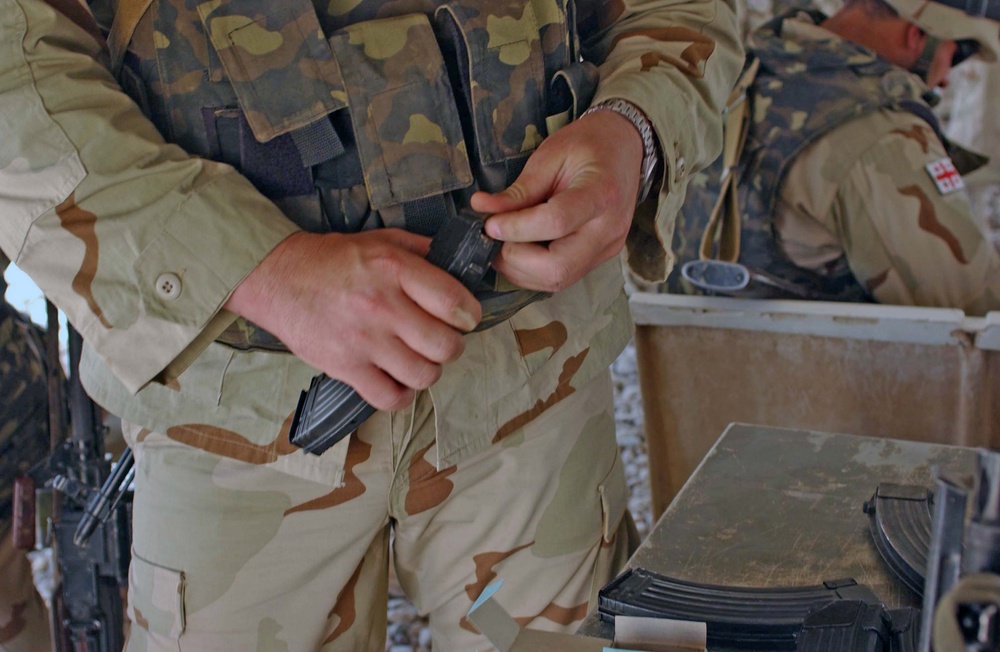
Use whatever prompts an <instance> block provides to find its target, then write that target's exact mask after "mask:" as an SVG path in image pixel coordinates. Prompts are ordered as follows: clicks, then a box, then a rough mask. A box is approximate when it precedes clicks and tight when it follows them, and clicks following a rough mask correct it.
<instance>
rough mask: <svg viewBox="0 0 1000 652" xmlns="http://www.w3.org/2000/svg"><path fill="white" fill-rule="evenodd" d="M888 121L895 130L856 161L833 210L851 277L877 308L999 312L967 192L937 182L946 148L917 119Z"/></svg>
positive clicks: (998, 272)
mask: <svg viewBox="0 0 1000 652" xmlns="http://www.w3.org/2000/svg"><path fill="white" fill-rule="evenodd" d="M886 116H887V117H888V119H890V120H892V121H894V122H895V127H894V128H893V129H891V130H890V131H888V133H885V134H884V135H882V136H881V137H880V138H878V139H877V140H875V141H874V142H873V143H872V146H871V147H869V148H868V149H867V150H866V151H865V152H864V153H863V154H862V155H861V157H860V158H859V159H858V160H857V162H856V163H855V164H854V166H853V167H852V168H851V170H850V171H849V173H848V175H847V177H846V179H845V181H844V183H843V184H842V185H841V186H840V188H839V189H838V192H837V196H836V200H835V202H834V204H833V207H832V211H831V217H832V222H833V224H834V228H836V229H837V231H838V234H839V237H840V240H841V242H842V243H843V246H844V250H845V252H846V254H847V259H848V263H849V264H850V267H851V270H852V271H853V272H854V275H855V276H856V277H857V279H858V280H859V281H860V282H861V283H862V284H864V285H866V286H867V287H868V289H869V291H871V292H872V294H873V296H874V297H875V298H876V299H877V300H878V301H879V302H880V303H890V304H903V305H918V306H937V307H951V308H961V309H963V310H965V311H966V312H967V313H969V314H982V313H984V312H986V311H988V310H993V309H997V308H1000V258H998V255H997V252H996V250H995V249H994V248H993V245H992V244H991V243H990V241H989V240H988V239H987V238H986V236H985V235H984V233H983V232H982V231H981V230H980V228H979V227H978V225H977V224H976V221H975V219H974V218H973V215H972V209H971V208H970V206H969V201H968V197H967V195H966V194H965V192H964V191H963V190H961V189H958V190H951V188H952V186H951V185H949V182H948V181H947V180H946V181H945V182H944V184H943V186H939V184H938V183H936V182H935V179H934V177H935V176H937V177H939V179H941V178H942V177H947V176H949V175H950V174H951V173H950V172H949V171H948V169H949V168H948V165H949V164H950V160H949V159H948V158H947V154H946V153H945V149H944V146H943V145H942V143H941V141H940V140H939V139H938V138H937V136H936V135H935V134H934V132H933V131H932V130H931V128H930V127H929V126H928V125H927V124H926V123H925V122H924V121H922V120H921V119H919V118H917V117H916V116H913V115H911V114H908V113H896V112H886ZM942 170H943V171H942ZM955 174H956V175H957V173H955ZM950 183H954V179H952V180H951V181H950Z"/></svg>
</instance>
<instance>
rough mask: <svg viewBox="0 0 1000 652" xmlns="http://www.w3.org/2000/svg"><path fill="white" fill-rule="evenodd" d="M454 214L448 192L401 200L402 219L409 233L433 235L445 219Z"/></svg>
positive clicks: (452, 203)
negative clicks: (406, 200) (405, 200)
mask: <svg viewBox="0 0 1000 652" xmlns="http://www.w3.org/2000/svg"><path fill="white" fill-rule="evenodd" d="M454 214H455V204H454V202H453V201H452V200H451V195H448V194H444V195H431V196H430V197H424V198H422V199H414V200H412V201H408V202H403V221H404V223H405V224H406V230H407V231H409V232H410V233H418V234H420V235H434V234H435V233H437V230H438V229H439V228H440V227H441V224H443V223H444V221H445V219H447V218H448V217H451V216H452V215H454Z"/></svg>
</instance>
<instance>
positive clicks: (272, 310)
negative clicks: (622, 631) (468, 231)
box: [0, 0, 742, 651]
mask: <svg viewBox="0 0 1000 652" xmlns="http://www.w3.org/2000/svg"><path fill="white" fill-rule="evenodd" d="M106 4H109V5H117V8H118V11H119V14H118V19H117V20H116V21H115V23H114V25H113V28H112V30H111V37H110V38H109V43H110V49H109V50H108V49H106V46H105V40H104V38H103V36H102V33H101V31H100V30H99V29H98V27H97V25H96V24H95V22H94V20H92V19H91V16H90V15H88V14H87V12H86V11H85V10H83V9H82V8H81V6H80V5H78V4H77V3H76V2H75V0H0V44H2V45H3V48H4V49H3V54H2V55H0V116H2V117H0V120H2V121H3V123H4V139H2V141H0V216H2V217H0V246H2V248H3V250H4V251H6V252H7V253H8V254H9V255H11V257H12V258H14V259H15V260H16V261H17V263H18V265H19V266H20V267H21V268H22V269H24V270H25V271H27V272H28V274H30V275H31V276H32V277H33V278H34V279H35V280H36V282H37V283H38V284H39V285H40V286H41V287H42V289H43V290H44V291H45V292H46V294H47V295H48V296H50V297H51V298H52V299H53V300H54V301H55V302H56V303H57V304H58V305H60V307H62V308H63V310H65V311H66V313H67V314H68V316H69V318H70V320H71V321H72V322H73V323H74V324H75V326H76V327H77V329H78V330H79V331H80V332H81V334H82V335H83V337H84V339H85V340H86V342H87V344H88V347H87V348H86V350H85V353H84V359H83V362H82V363H81V368H82V373H83V375H84V383H85V386H86V388H87V390H88V392H89V393H90V394H91V395H92V396H93V397H94V398H95V399H96V400H97V401H98V402H100V403H101V404H102V405H104V406H105V407H107V408H108V409H109V410H110V411H112V412H114V413H116V414H119V415H121V416H122V417H123V419H124V420H125V422H126V424H129V425H127V426H126V427H125V430H126V437H127V439H128V440H129V442H130V444H131V445H132V447H133V448H134V450H135V454H136V481H135V482H136V485H135V488H136V491H135V502H134V535H133V559H132V566H131V570H130V595H129V615H130V618H131V620H132V622H133V626H132V628H131V632H132V633H131V639H130V641H129V645H128V648H129V650H133V651H135V650H161V649H170V650H177V649H183V650H209V649H211V650H240V651H243V650H316V649H323V650H379V649H381V648H382V646H383V644H384V637H385V618H386V614H385V601H386V584H387V557H388V550H389V545H390V540H391V545H392V546H393V551H394V553H395V557H394V558H395V563H396V568H397V572H398V576H399V579H400V582H401V584H402V586H403V588H404V589H405V590H406V591H407V593H408V594H409V595H410V596H411V598H412V599H413V600H414V602H415V603H416V605H417V607H418V608H419V609H420V610H421V611H423V612H424V613H427V614H429V615H430V620H431V627H432V631H433V635H434V642H435V647H436V648H438V649H443V650H469V649H483V648H484V647H486V645H487V644H486V643H485V641H484V639H483V638H482V637H481V636H480V635H479V634H478V633H477V632H476V631H475V629H474V628H473V627H472V626H471V625H470V624H469V623H468V622H467V621H466V620H465V619H464V615H465V613H466V612H467V610H468V608H469V607H470V605H471V604H472V601H473V600H474V599H475V598H476V597H477V595H478V594H479V592H480V591H481V590H482V588H483V587H485V586H486V584H487V583H488V582H490V581H491V580H492V579H493V578H495V577H502V578H504V580H505V582H506V583H505V586H504V591H503V594H504V595H503V596H502V597H501V600H502V601H503V602H505V603H506V606H507V608H508V609H509V610H510V611H511V612H512V613H513V614H514V615H515V616H516V617H517V618H518V620H519V622H521V623H523V624H527V625H530V626H532V627H536V628H543V629H562V630H565V629H571V628H573V627H574V626H575V625H576V624H578V623H579V622H580V620H581V619H582V618H583V617H584V615H585V614H586V612H587V610H588V606H589V604H590V600H591V599H592V598H593V597H594V596H595V593H596V590H597V588H598V587H599V586H600V585H601V584H602V583H603V582H604V581H605V580H607V579H608V578H609V577H610V576H611V574H612V573H614V572H615V569H616V567H617V566H618V564H620V563H621V561H622V560H623V559H624V558H625V555H626V554H627V552H628V548H629V541H628V539H629V536H628V527H627V524H628V520H627V518H625V517H624V514H625V484H624V476H623V471H622V466H621V461H620V459H619V458H618V455H617V449H616V444H615V439H614V432H613V430H614V420H613V414H612V405H611V391H610V383H609V376H608V366H609V363H610V362H611V361H612V360H613V359H614V358H615V357H616V356H617V354H618V353H619V351H620V350H621V349H622V347H623V346H624V345H625V343H626V342H627V341H628V339H629V337H630V335H631V325H630V322H629V319H628V314H627V305H626V300H625V296H624V293H623V289H622V277H621V272H620V267H619V263H618V261H617V260H616V257H617V254H618V252H619V251H620V250H621V249H622V247H623V245H625V244H627V249H628V252H627V253H628V259H629V262H630V263H631V266H632V268H633V269H634V270H635V271H636V273H637V274H639V275H641V276H643V277H644V278H647V279H648V280H651V281H655V280H657V279H659V280H662V279H663V278H664V277H665V276H666V273H667V271H668V269H669V264H670V260H671V257H670V254H669V253H668V250H667V249H668V248H666V247H664V244H663V243H669V242H670V237H671V232H672V226H673V219H674V215H675V213H676V211H677V208H678V207H679V205H680V203H681V202H682V201H683V196H684V191H685V187H686V185H687V179H688V176H689V175H690V174H691V173H692V172H694V171H697V170H698V169H700V168H701V167H703V166H704V165H706V164H707V163H708V162H709V161H711V160H712V159H713V158H714V157H715V155H716V154H717V152H718V150H719V148H720V146H721V138H720V132H721V129H720V118H719V112H720V108H721V104H722V102H723V101H724V99H725V95H726V94H727V93H728V90H729V88H730V86H731V85H732V83H733V81H734V78H735V75H736V73H737V72H738V68H739V62H740V61H741V60H742V51H741V48H740V46H739V41H738V38H737V30H736V24H735V12H734V7H733V3H732V2H726V1H723V0H626V1H615V2H598V1H594V0H586V1H583V2H576V3H573V2H564V1H563V0H455V1H452V2H437V1H430V0H402V1H398V2H385V1H383V0H360V1H357V0H333V1H332V2H315V3H313V2H311V1H309V0H280V1H279V0H216V1H213V2H204V3H201V2H197V1H196V0H154V1H153V2H151V3H149V4H148V7H147V6H146V3H144V2H142V1H141V0H139V1H138V2H131V1H128V0H126V1H122V2H118V3H106ZM93 10H94V11H93V14H94V16H96V18H97V19H98V21H100V22H102V23H103V24H104V25H105V26H107V25H110V24H112V21H111V12H110V11H109V10H108V8H107V7H106V6H105V3H103V2H95V3H93ZM130 15H131V16H133V17H134V18H136V19H137V20H136V21H130V20H129V19H128V16H130ZM133 26H134V31H133V29H132V27H133ZM126 46H127V47H126ZM590 61H593V62H596V63H598V64H600V65H599V67H597V66H595V65H594V64H593V63H589V62H590ZM109 69H112V70H114V71H115V73H116V75H117V76H112V74H110V73H109ZM598 78H599V82H598ZM122 90H124V91H125V92H124V93H123V92H122ZM617 100H621V101H617ZM609 101H613V102H612V104H607V105H606V104H605V102H609ZM591 103H593V104H595V105H601V106H603V107H605V108H604V109H599V110H597V111H595V112H593V113H588V114H587V115H582V113H583V112H584V110H585V109H586V108H587V106H588V105H589V104H591ZM575 118H578V119H575ZM574 119H575V120H574ZM643 134H647V135H650V136H651V137H649V138H646V139H644V138H643ZM543 138H544V140H543ZM657 160H658V161H659V162H658V164H656V162H657ZM227 164H228V165H227ZM230 166H233V167H230ZM234 167H235V168H236V169H237V170H238V171H239V173H237V172H235V171H234ZM657 168H658V170H659V174H658V176H657V179H658V182H657V183H656V184H655V187H654V188H653V191H652V192H651V193H649V196H648V199H647V200H646V201H642V202H640V204H639V206H638V208H636V203H637V202H636V195H637V192H636V191H637V188H641V187H644V186H646V185H647V184H646V183H645V182H646V181H652V179H653V174H654V171H655V170H656V169H657ZM522 171H523V174H522ZM640 172H643V173H649V174H640ZM641 180H642V182H641ZM511 184H513V185H511ZM508 186H510V189H509V190H508V189H507V188H508ZM476 190H483V191H486V192H485V193H480V194H473V192H474V191H476ZM469 203H471V205H472V207H473V208H474V209H476V210H478V211H481V212H484V213H489V214H494V216H493V217H492V218H490V219H489V221H488V222H487V223H486V230H487V232H488V233H489V234H490V235H492V236H494V237H496V238H498V239H500V240H502V241H503V242H504V246H503V249H502V251H501V253H500V256H499V258H498V260H497V262H496V263H495V267H496V270H497V271H498V272H499V274H498V278H497V281H496V284H495V285H496V289H497V290H498V291H508V290H509V291H511V292H512V293H513V294H504V295H501V296H504V297H511V300H510V301H509V302H508V303H512V304H514V305H527V304H529V303H530V305H527V307H524V308H523V309H522V310H520V312H518V313H517V314H516V315H514V316H513V317H512V318H510V319H507V320H503V321H502V323H500V324H499V325H497V326H495V327H493V328H490V329H486V330H482V331H478V332H474V333H472V332H469V331H471V330H472V329H473V328H474V327H475V326H476V324H477V323H478V322H479V321H480V314H481V309H480V305H479V303H478V302H477V301H476V300H475V298H474V297H473V296H472V294H470V293H469V292H468V291H467V290H465V289H464V288H463V287H462V286H461V285H460V284H459V283H457V282H456V281H455V280H454V279H452V278H451V277H449V276H448V275H447V274H445V273H444V272H442V271H441V270H438V269H436V268H434V267H432V266H431V265H430V264H428V263H427V262H426V261H425V260H424V259H423V257H422V256H423V254H424V253H425V252H426V251H427V247H428V239H427V237H426V234H429V233H433V232H434V230H435V229H436V228H437V226H438V224H439V223H440V219H441V216H442V215H447V214H449V213H450V212H452V211H454V210H455V207H456V206H462V205H465V204H469ZM633 214H634V217H633ZM383 227H388V228H383ZM541 243H544V244H541ZM517 287H520V288H525V290H523V291H520V292H519V293H517V292H515V288H517ZM547 293H552V296H551V298H547V299H545V300H537V299H539V298H541V297H543V296H545V295H546V294H547ZM463 350H464V353H463ZM289 351H290V352H291V353H292V354H294V355H292V354H290V353H289ZM318 371H324V372H326V373H327V374H329V375H330V376H332V377H334V378H338V379H341V380H344V381H345V382H347V383H349V384H350V385H352V386H354V387H355V388H357V389H358V391H359V392H360V394H361V395H362V396H364V397H365V398H366V399H368V400H369V402H371V403H372V404H373V405H374V406H375V407H377V408H379V409H380V410H381V411H380V412H377V413H376V414H375V416H373V417H372V418H371V419H370V420H369V421H367V422H366V423H365V424H364V425H363V426H362V427H361V428H360V429H359V430H358V431H357V432H356V433H355V434H354V435H352V436H351V437H349V438H348V439H346V440H344V441H343V442H341V443H340V444H338V445H337V446H334V447H333V448H332V449H330V450H329V451H327V452H326V453H324V454H323V455H322V456H318V457H317V456H312V455H309V454H306V453H305V452H303V451H302V450H300V449H298V448H296V447H294V446H292V445H290V444H289V442H288V436H287V435H288V428H289V422H290V419H291V416H292V412H293V409H294V407H295V404H296V401H297V398H298V394H299V392H300V391H301V390H302V389H304V388H305V387H306V386H307V385H308V383H309V380H310V378H311V377H312V376H313V375H315V374H316V373H317V372H318ZM390 535H392V536H391V539H390Z"/></svg>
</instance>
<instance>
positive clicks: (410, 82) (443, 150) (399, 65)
mask: <svg viewBox="0 0 1000 652" xmlns="http://www.w3.org/2000/svg"><path fill="white" fill-rule="evenodd" d="M330 46H331V47H332V49H333V52H334V56H335V57H336V59H337V63H338V65H339V67H340V72H341V74H342V75H343V79H344V85H345V88H346V90H347V98H348V107H349V111H350V114H351V121H352V122H353V129H354V137H355V141H356V145H357V148H358V154H359V156H360V158H361V167H362V171H363V174H364V180H365V186H366V187H367V189H368V195H369V198H370V200H371V207H372V208H373V209H374V210H381V209H383V208H386V207H388V206H393V205H397V204H403V203H405V202H411V201H414V200H418V199H422V198H425V197H429V196H432V195H441V194H443V193H446V192H449V191H451V190H457V189H459V188H465V187H468V186H470V185H471V184H472V171H471V169H470V167H469V159H468V155H467V154H466V151H465V142H464V140H463V139H462V127H461V123H460V122H459V118H458V112H457V109H456V107H455V99H454V95H453V94H452V90H451V84H450V83H449V81H448V74H447V70H446V69H445V66H444V60H443V59H442V58H441V52H440V50H439V49H438V46H437V42H436V40H435V38H434V32H433V30H432V29H431V26H430V22H429V21H428V19H427V17H426V16H424V15H423V14H408V15H405V16H399V17H396V18H386V19H380V20H371V21H365V22H362V23H357V24H355V25H351V26H349V27H346V28H344V29H342V30H339V31H338V32H336V33H335V34H334V35H333V36H332V37H331V38H330Z"/></svg>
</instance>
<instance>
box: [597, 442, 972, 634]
mask: <svg viewBox="0 0 1000 652" xmlns="http://www.w3.org/2000/svg"><path fill="white" fill-rule="evenodd" d="M975 460H976V452H975V449H971V448H960V447H955V446H943V445H935V444H924V443H917V442H908V441H901V440H894V439H879V438H872V437H858V436H855V435H842V434H833V433H823V432H811V431H805V430H789V429H782V428H771V427H764V426H754V425H745V424H732V425H730V426H729V427H728V428H727V429H726V431H725V432H724V433H723V435H722V436H721V437H720V438H719V440H718V441H717V442H716V443H715V445H714V446H713V448H712V450H711V451H710V452H709V454H708V455H707V456H706V457H705V459H704V460H703V461H702V463H701V465H700V466H699V467H698V469H697V470H696V471H695V473H694V474H693V475H692V476H691V478H690V479H689V480H688V482H687V483H686V484H685V485H684V488H683V489H682V490H681V492H680V493H679V494H678V495H677V497H676V498H674V500H673V502H672V503H671V504H670V506H669V507H668V508H667V510H666V511H665V512H664V513H663V515H662V516H661V517H660V519H659V521H657V523H656V525H655V526H654V527H653V530H652V531H651V532H650V533H649V535H648V536H647V537H646V540H645V541H644V542H643V543H642V545H641V546H640V547H639V549H638V550H637V551H636V552H635V554H634V555H633V556H632V558H631V559H630V560H629V563H628V566H629V567H632V568H634V567H643V568H647V569H649V570H652V571H655V572H657V573H661V574H664V575H668V576H671V577H675V578H679V579H685V580H690V581H695V582H701V583H706V584H723V585H736V586H753V587H779V586H781V587H787V586H809V585H816V584H820V583H822V582H823V581H824V580H831V579H837V578H845V577H851V578H854V579H855V580H857V581H858V583H861V584H866V585H868V586H869V587H871V588H872V589H873V590H874V591H875V593H877V594H878V595H879V596H880V597H881V598H882V600H883V601H884V602H885V604H886V606H888V607H890V608H894V607H900V606H915V607H919V606H920V599H919V598H918V596H917V595H916V594H914V593H913V592H912V591H910V590H909V589H908V588H906V587H905V586H904V585H903V584H902V583H901V582H899V581H898V580H896V579H895V578H894V577H893V576H892V575H891V574H890V573H889V571H888V569H887V568H886V566H885V564H884V562H883V561H882V559H881V557H879V554H878V551H877V550H876V549H875V545H874V543H873V542H872V539H871V535H870V534H869V530H868V516H867V515H866V514H865V513H864V512H863V510H862V507H863V505H864V502H865V501H866V500H867V499H869V498H871V496H872V494H873V493H874V491H875V488H876V486H878V484H879V483H881V482H894V483H899V484H914V485H923V486H926V487H928V488H933V486H934V482H933V476H932V474H931V468H932V467H933V466H940V467H941V468H942V469H943V470H945V471H948V472H950V473H956V474H963V473H964V474H969V473H972V472H973V470H974V469H975ZM578 631H579V632H580V633H583V634H587V635H590V636H601V637H604V638H609V639H610V638H613V637H614V631H613V626H612V625H610V624H609V623H604V622H601V621H600V620H599V619H598V618H597V616H596V615H595V614H591V616H589V617H588V618H587V619H586V620H585V621H584V622H583V624H582V625H581V627H580V629H579V630H578Z"/></svg>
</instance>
